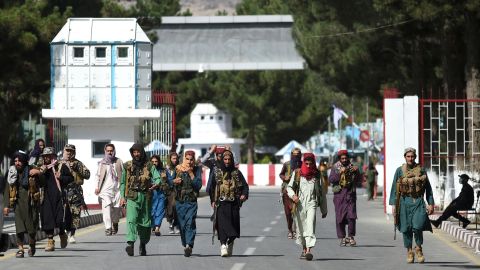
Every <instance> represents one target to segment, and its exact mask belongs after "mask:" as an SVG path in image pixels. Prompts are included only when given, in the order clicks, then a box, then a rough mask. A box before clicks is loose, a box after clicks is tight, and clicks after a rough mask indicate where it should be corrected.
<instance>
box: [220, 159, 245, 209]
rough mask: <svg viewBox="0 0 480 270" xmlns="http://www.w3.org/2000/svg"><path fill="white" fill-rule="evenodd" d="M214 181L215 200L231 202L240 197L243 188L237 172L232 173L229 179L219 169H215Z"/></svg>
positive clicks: (226, 174)
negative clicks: (215, 187) (215, 185)
mask: <svg viewBox="0 0 480 270" xmlns="http://www.w3.org/2000/svg"><path fill="white" fill-rule="evenodd" d="M215 181H216V184H217V198H218V200H219V201H230V202H233V201H235V199H236V198H237V197H238V196H239V195H240V192H241V188H242V186H243V184H242V181H240V176H239V174H238V170H234V171H232V173H231V174H230V177H228V173H224V172H223V171H222V170H221V169H220V168H218V167H216V168H215Z"/></svg>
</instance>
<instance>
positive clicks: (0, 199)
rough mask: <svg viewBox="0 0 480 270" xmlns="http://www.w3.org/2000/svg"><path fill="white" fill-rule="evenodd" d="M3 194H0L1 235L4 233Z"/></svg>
mask: <svg viewBox="0 0 480 270" xmlns="http://www.w3.org/2000/svg"><path fill="white" fill-rule="evenodd" d="M3 208H4V206H3V194H2V193H0V211H1V212H0V234H2V233H3Z"/></svg>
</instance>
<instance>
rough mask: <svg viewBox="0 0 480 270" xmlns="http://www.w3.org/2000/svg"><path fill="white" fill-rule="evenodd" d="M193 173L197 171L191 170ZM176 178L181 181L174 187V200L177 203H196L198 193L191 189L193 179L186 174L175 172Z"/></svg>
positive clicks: (195, 168) (195, 169)
mask: <svg viewBox="0 0 480 270" xmlns="http://www.w3.org/2000/svg"><path fill="white" fill-rule="evenodd" d="M193 171H194V172H196V171H197V167H194V168H193ZM176 173H177V178H180V179H182V184H181V185H180V186H176V187H175V189H176V200H177V201H179V202H196V201H197V197H198V192H197V191H195V190H194V189H193V185H192V184H193V179H191V178H190V175H189V174H188V173H187V172H181V171H179V170H176Z"/></svg>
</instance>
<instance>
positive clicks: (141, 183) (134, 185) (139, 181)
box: [124, 161, 153, 192]
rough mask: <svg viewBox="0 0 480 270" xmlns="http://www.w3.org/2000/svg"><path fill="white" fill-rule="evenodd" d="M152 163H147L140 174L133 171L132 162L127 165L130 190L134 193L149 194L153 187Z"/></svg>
mask: <svg viewBox="0 0 480 270" xmlns="http://www.w3.org/2000/svg"><path fill="white" fill-rule="evenodd" d="M152 166H153V165H152V164H151V163H149V162H148V163H146V164H145V165H144V166H143V168H142V169H141V170H140V171H139V172H138V174H137V173H136V172H135V171H134V170H133V163H132V161H128V162H127V163H125V166H124V167H125V170H126V173H127V176H126V178H127V181H128V190H129V191H134V192H147V191H148V189H149V188H150V187H151V186H152V173H151V172H150V170H151V168H152Z"/></svg>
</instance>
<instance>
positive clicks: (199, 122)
mask: <svg viewBox="0 0 480 270" xmlns="http://www.w3.org/2000/svg"><path fill="white" fill-rule="evenodd" d="M190 134H191V137H190V138H180V139H178V145H179V147H183V149H184V150H193V151H195V155H196V156H197V157H198V156H203V155H204V154H205V153H207V151H208V150H209V149H210V147H211V145H212V144H216V145H219V146H221V145H230V146H231V147H232V151H233V152H234V154H235V158H236V159H237V160H236V162H240V145H242V144H244V143H245V140H243V139H237V138H232V116H231V115H230V114H228V113H227V112H224V111H221V110H219V109H217V107H215V105H213V104H211V103H198V104H197V105H196V106H195V108H194V109H193V111H192V113H191V114H190Z"/></svg>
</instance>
